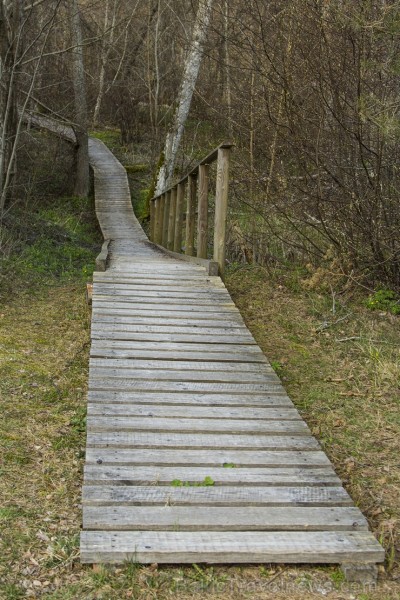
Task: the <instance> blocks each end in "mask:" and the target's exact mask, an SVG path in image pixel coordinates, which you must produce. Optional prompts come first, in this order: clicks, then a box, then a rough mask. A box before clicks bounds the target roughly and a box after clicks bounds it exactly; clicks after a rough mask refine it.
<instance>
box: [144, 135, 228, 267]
mask: <svg viewBox="0 0 400 600" xmlns="http://www.w3.org/2000/svg"><path fill="white" fill-rule="evenodd" d="M233 146H234V143H233V142H231V141H224V142H222V144H220V145H219V146H217V148H215V149H214V150H212V152H210V153H209V154H208V155H207V156H206V157H205V158H203V159H202V160H201V161H199V162H198V163H197V164H196V165H195V166H194V167H193V168H192V169H191V170H190V171H189V172H188V173H187V174H186V175H185V176H184V177H182V178H181V179H180V180H179V181H178V182H176V183H175V184H173V185H172V186H171V187H169V188H168V189H166V190H164V191H163V192H162V193H161V194H158V195H157V196H154V197H153V198H152V199H151V200H150V239H151V241H153V242H155V243H156V244H158V245H160V246H163V247H164V248H166V249H167V250H169V251H174V252H177V253H179V252H182V229H183V215H184V202H185V195H186V188H187V187H188V189H189V192H188V197H187V209H186V239H185V254H186V256H187V257H193V256H194V241H195V231H196V200H197V250H196V256H197V258H200V259H206V258H207V254H208V252H207V249H208V248H207V246H208V183H209V166H210V164H212V163H213V162H215V161H217V179H216V190H215V218H214V248H213V255H214V261H215V262H216V263H218V268H219V273H220V275H221V277H222V276H223V274H224V269H225V242H226V219H227V209H228V179H229V155H230V150H231V148H232V147H233ZM197 181H198V185H197ZM187 183H189V185H188V186H187Z"/></svg>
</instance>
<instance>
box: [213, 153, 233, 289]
mask: <svg viewBox="0 0 400 600" xmlns="http://www.w3.org/2000/svg"><path fill="white" fill-rule="evenodd" d="M229 154H230V148H219V150H218V163H217V185H216V191H215V225H214V260H215V261H216V262H217V263H218V265H219V272H220V275H221V277H223V276H224V272H225V243H226V218H227V213H228V183H229Z"/></svg>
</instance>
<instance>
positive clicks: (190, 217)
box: [185, 175, 197, 256]
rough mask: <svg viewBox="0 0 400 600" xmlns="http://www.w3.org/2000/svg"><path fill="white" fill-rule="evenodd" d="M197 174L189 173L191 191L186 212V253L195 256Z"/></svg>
mask: <svg viewBox="0 0 400 600" xmlns="http://www.w3.org/2000/svg"><path fill="white" fill-rule="evenodd" d="M196 193H197V175H189V193H188V198H187V212H186V243H185V254H187V255H188V256H194V231H195V219H196Z"/></svg>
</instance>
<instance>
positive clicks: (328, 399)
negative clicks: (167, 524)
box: [0, 169, 400, 600]
mask: <svg viewBox="0 0 400 600" xmlns="http://www.w3.org/2000/svg"><path fill="white" fill-rule="evenodd" d="M139 171H140V169H139ZM20 216H21V219H20V222H21V223H22V214H21V215H20ZM28 220H29V231H30V234H29V236H26V235H25V236H23V235H22V234H21V235H20V236H19V237H18V236H16V235H15V232H14V234H13V235H14V237H13V238H12V239H13V240H14V243H13V244H11V237H10V242H9V246H8V248H9V249H8V251H7V255H5V254H4V255H3V259H2V270H1V280H0V286H1V287H0V294H1V296H0V297H1V308H0V394H1V397H0V402H1V421H0V456H1V478H0V499H1V500H0V528H1V537H2V552H1V554H0V598H1V599H7V600H14V599H18V598H41V597H44V598H46V599H49V600H75V599H79V600H81V599H82V600H83V599H87V600H100V599H103V600H118V599H124V598H135V599H146V600H147V599H149V600H150V599H157V600H163V599H164V598H165V599H167V598H173V597H175V598H180V599H181V600H186V599H189V598H191V599H200V598H204V597H206V598H213V599H217V598H218V599H221V600H222V599H224V600H240V599H243V598H257V600H258V599H260V600H262V599H264V598H274V599H275V598H276V599H278V600H280V599H283V598H286V599H292V600H300V599H301V600H304V599H305V598H330V599H332V600H340V599H342V600H355V599H357V600H378V599H379V600H395V599H398V598H399V599H400V578H399V577H400V571H399V565H398V562H397V557H396V552H398V551H399V550H400V547H399V546H400V542H399V518H400V514H399V502H398V489H399V475H400V465H399V439H400V435H399V434H400V420H399V419H400V418H399V414H400V413H399V389H398V384H399V382H398V377H399V371H398V363H399V347H400V344H399V342H400V331H399V317H394V316H393V315H391V314H390V313H389V312H386V311H382V310H381V311H379V310H378V311H373V312H372V311H370V310H368V309H367V308H365V307H364V306H363V304H362V301H361V299H360V298H358V297H352V296H351V294H350V293H349V292H347V294H346V297H344V296H343V295H340V294H339V295H337V296H336V297H335V302H334V303H333V301H332V298H333V297H332V294H331V293H330V292H327V291H325V292H322V291H321V290H313V291H309V290H306V289H305V288H304V287H303V286H302V283H301V277H300V276H299V275H298V274H297V273H290V272H286V273H276V274H275V275H274V276H272V277H271V276H270V275H268V276H267V274H266V272H265V271H264V270H263V269H259V268H258V269H254V268H251V267H245V268H243V267H232V268H231V269H230V272H229V275H228V278H227V285H228V288H229V290H230V292H231V294H232V296H233V298H234V300H235V301H236V303H237V305H238V306H239V308H240V309H241V311H242V314H243V316H244V317H245V319H246V322H247V324H248V326H249V327H250V329H251V331H252V332H253V334H254V335H255V337H256V339H257V341H258V342H259V344H260V345H261V347H262V348H263V349H264V351H265V352H266V353H267V356H268V358H269V360H270V361H271V363H272V365H273V366H274V368H275V369H276V371H277V372H278V374H279V375H280V376H281V377H282V379H283V382H284V385H285V387H286V388H287V390H288V391H289V394H290V395H291V397H292V399H293V400H294V401H295V403H296V405H297V406H298V407H299V409H300V410H301V412H302V414H303V415H304V417H305V418H306V420H307V422H308V423H309V425H310V426H311V428H312V430H313V432H314V434H315V435H316V436H317V437H318V439H319V440H320V441H321V443H322V445H323V447H324V449H325V451H326V452H327V453H328V455H329V457H330V458H331V460H332V462H333V463H334V466H335V468H336V470H337V472H338V473H339V475H340V476H341V477H342V479H343V481H344V484H345V486H346V488H347V489H348V490H349V491H350V493H351V494H352V496H353V498H354V500H355V502H356V503H357V504H358V505H359V506H360V508H361V509H362V510H363V511H364V513H365V514H366V516H367V517H368V519H369V522H370V525H371V527H372V528H373V530H374V532H375V533H376V535H377V537H378V539H380V540H381V541H382V543H383V544H384V545H385V549H386V552H387V562H386V565H385V568H383V567H382V568H381V569H380V578H379V583H378V585H377V587H376V588H374V587H367V588H365V589H363V588H362V587H360V586H357V585H354V584H352V585H348V584H346V583H345V582H344V581H343V577H342V574H341V572H340V570H339V569H338V568H336V567H323V566H321V567H303V566H301V567H299V568H297V567H295V566H290V567H285V566H276V565H268V564H267V565H259V566H250V567H247V566H246V567H229V566H222V567H205V566H202V565H193V566H188V567H168V566H165V567H164V566H162V567H161V566H157V565H151V566H147V567H142V566H140V565H136V564H128V565H122V566H120V567H110V568H107V567H104V568H102V567H99V568H97V569H96V570H94V569H92V568H90V567H84V566H82V565H80V563H79V531H80V524H81V507H80V491H81V483H82V467H83V458H84V448H85V396H86V385H87V383H86V382H87V372H88V354H89V325H90V312H89V310H88V308H87V306H86V303H85V287H86V281H87V280H88V279H89V278H90V275H91V272H92V270H93V261H94V258H95V256H96V253H97V251H98V248H99V246H100V243H101V238H100V235H99V232H98V230H97V228H96V224H95V221H94V219H93V209H92V205H91V202H90V201H89V202H87V203H82V202H81V201H78V200H76V199H73V198H57V197H56V196H53V198H52V200H51V201H50V200H47V201H43V202H42V204H41V205H40V206H37V207H35V208H34V210H32V214H31V215H30V216H29V219H28ZM25 223H26V226H28V224H27V222H26V220H25ZM8 231H10V229H8ZM15 231H16V228H15ZM3 233H4V232H3ZM10 235H11V234H10ZM333 308H334V311H332V309H333Z"/></svg>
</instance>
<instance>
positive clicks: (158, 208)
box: [154, 196, 162, 244]
mask: <svg viewBox="0 0 400 600" xmlns="http://www.w3.org/2000/svg"><path fill="white" fill-rule="evenodd" d="M155 203H156V225H155V233H154V241H155V242H156V244H161V238H162V230H161V196H159V197H158V198H157V199H156V201H155Z"/></svg>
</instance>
